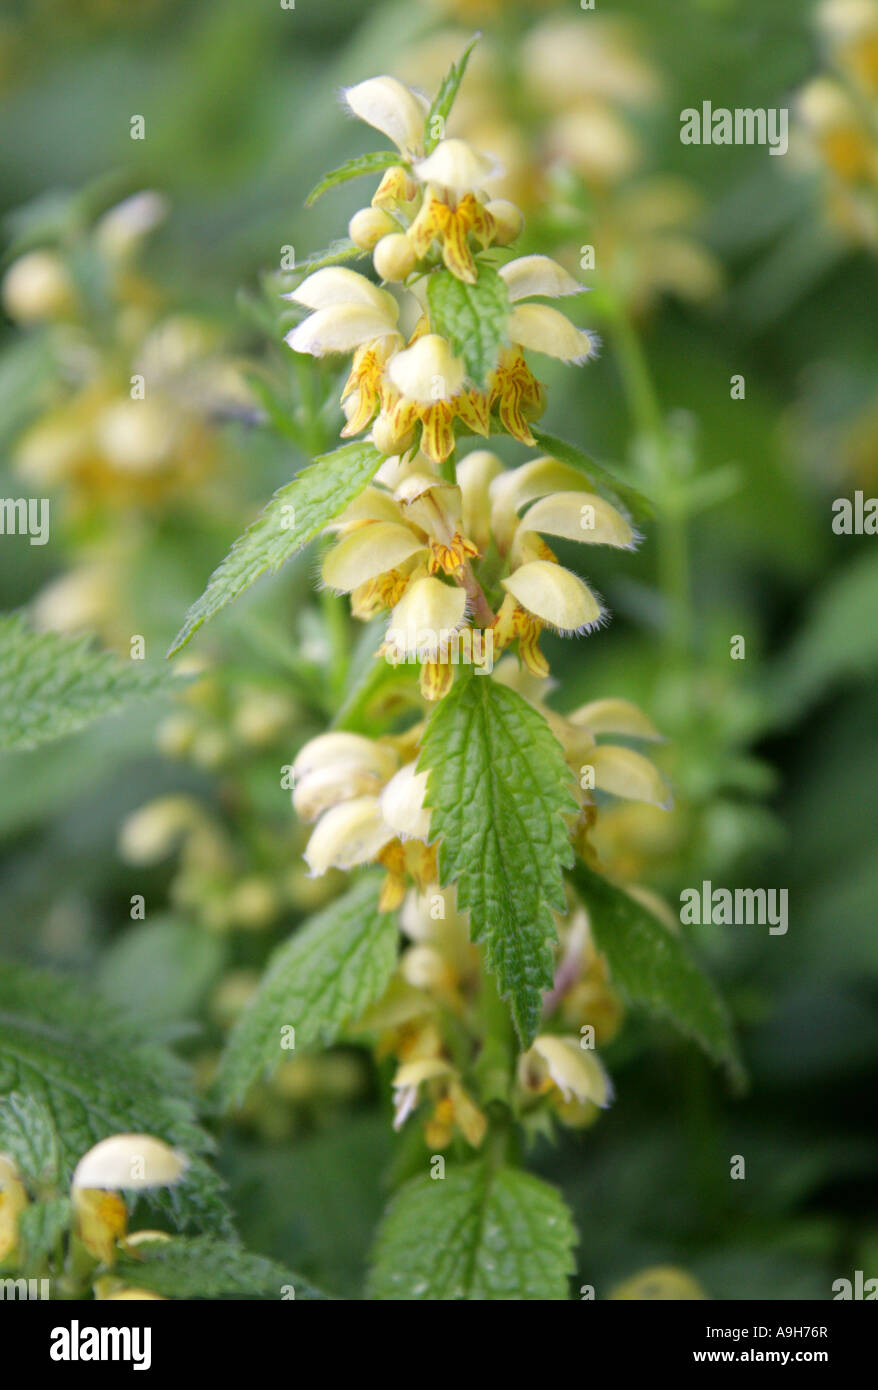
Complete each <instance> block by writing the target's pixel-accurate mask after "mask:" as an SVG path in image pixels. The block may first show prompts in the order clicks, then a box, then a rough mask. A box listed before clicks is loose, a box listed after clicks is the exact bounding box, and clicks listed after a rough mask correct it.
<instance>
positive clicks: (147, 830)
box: [119, 796, 200, 864]
mask: <svg viewBox="0 0 878 1390" xmlns="http://www.w3.org/2000/svg"><path fill="white" fill-rule="evenodd" d="M199 817H200V808H199V806H198V803H197V802H196V801H195V800H194V799H193V798H192V797H190V796H162V797H158V798H157V799H156V800H155V801H150V802H148V803H147V804H146V806H141V808H140V810H139V811H135V812H133V814H132V815H130V816H128V818H127V820H125V821H124V822H123V824H122V829H121V831H120V833H119V853H120V855H121V857H122V858H123V859H124V860H125V862H126V863H127V864H156V863H158V861H159V860H161V859H164V858H165V857H166V856H167V855H169V854H170V853H171V851H172V849H174V847H175V846H176V845H177V844H178V843H179V841H180V839H181V838H182V837H183V836H184V835H186V834H187V833H188V832H189V831H190V830H192V829H193V828H194V827H195V825H196V824H197V822H198V819H199Z"/></svg>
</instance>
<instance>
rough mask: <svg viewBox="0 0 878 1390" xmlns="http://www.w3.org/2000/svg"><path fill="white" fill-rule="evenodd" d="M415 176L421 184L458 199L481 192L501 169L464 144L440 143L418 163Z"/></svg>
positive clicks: (454, 142) (454, 141)
mask: <svg viewBox="0 0 878 1390" xmlns="http://www.w3.org/2000/svg"><path fill="white" fill-rule="evenodd" d="M414 172H415V175H416V177H417V178H418V179H419V180H420V181H421V183H427V184H432V185H433V186H434V187H435V188H441V189H444V190H447V191H448V192H449V193H452V194H454V195H455V196H457V197H460V196H461V195H462V194H464V193H475V192H477V191H478V189H480V188H483V187H484V185H485V182H486V181H487V180H488V179H491V178H494V177H496V175H497V174H498V173H499V172H500V168H499V165H498V163H497V161H496V160H494V159H490V158H489V157H488V156H487V155H485V154H482V153H481V152H480V151H479V150H475V149H473V147H472V145H470V144H468V143H467V141H466V140H440V141H439V144H438V145H437V146H436V148H435V149H434V150H433V152H432V154H429V155H428V156H427V158H426V159H421V160H418V162H417V163H416V164H415V165H414Z"/></svg>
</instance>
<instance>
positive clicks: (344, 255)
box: [295, 236, 368, 275]
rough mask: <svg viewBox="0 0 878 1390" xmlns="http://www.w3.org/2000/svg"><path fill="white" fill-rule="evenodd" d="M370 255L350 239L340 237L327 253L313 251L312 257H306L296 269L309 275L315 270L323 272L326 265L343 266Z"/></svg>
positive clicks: (298, 262)
mask: <svg viewBox="0 0 878 1390" xmlns="http://www.w3.org/2000/svg"><path fill="white" fill-rule="evenodd" d="M365 255H368V252H366V251H364V250H363V248H362V246H358V245H357V243H356V242H355V241H351V239H350V237H348V236H343V237H339V238H338V239H337V240H336V241H331V242H330V243H329V245H328V246H327V248H326V250H325V251H313V252H312V253H311V255H310V256H306V257H305V259H304V260H303V261H297V262H296V265H295V269H296V270H297V271H299V270H304V271H306V272H307V274H308V275H310V274H311V272H312V271H314V270H322V269H323V267H324V266H326V265H343V264H344V262H345V261H356V260H359V259H360V258H361V257H362V256H365Z"/></svg>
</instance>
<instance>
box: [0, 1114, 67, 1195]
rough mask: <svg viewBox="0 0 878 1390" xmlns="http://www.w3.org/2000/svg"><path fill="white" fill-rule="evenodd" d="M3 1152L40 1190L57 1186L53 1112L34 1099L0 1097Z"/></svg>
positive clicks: (58, 1159) (58, 1169) (58, 1160)
mask: <svg viewBox="0 0 878 1390" xmlns="http://www.w3.org/2000/svg"><path fill="white" fill-rule="evenodd" d="M0 1134H2V1135H3V1152H4V1153H6V1154H8V1155H9V1157H10V1158H11V1159H13V1160H14V1162H15V1165H16V1167H17V1168H18V1169H19V1170H20V1171H21V1172H22V1173H27V1175H28V1176H29V1177H30V1178H31V1179H32V1180H33V1181H34V1182H36V1183H37V1184H38V1185H39V1186H43V1185H48V1184H54V1183H57V1182H58V1180H59V1178H60V1176H61V1154H60V1150H59V1146H58V1141H57V1136H56V1132H55V1127H54V1122H53V1119H52V1112H51V1110H50V1109H49V1108H48V1106H46V1105H44V1104H43V1103H42V1101H40V1100H39V1099H38V1098H37V1097H36V1096H35V1095H33V1094H29V1093H26V1092H23V1091H9V1092H7V1093H6V1094H5V1095H0Z"/></svg>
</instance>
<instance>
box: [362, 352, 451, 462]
mask: <svg viewBox="0 0 878 1390" xmlns="http://www.w3.org/2000/svg"><path fill="white" fill-rule="evenodd" d="M463 378H464V372H463V363H462V362H461V361H460V358H458V357H455V356H454V354H453V353H452V351H451V349H450V348H449V346H448V344H447V342H446V341H445V339H444V338H442V337H440V336H439V334H438V333H425V334H424V335H423V336H422V337H420V338H418V339H417V340H416V341H415V342H414V343H413V344H412V346H411V347H409V348H405V349H404V350H403V351H402V352H398V353H396V354H395V356H394V357H393V358H392V360H391V362H390V364H389V366H388V368H387V379H388V382H389V386H390V389H389V390H386V391H385V396H384V403H383V411H382V413H383V415H384V416H385V418H386V420H387V423H388V426H389V429H390V431H391V434H392V436H393V438H394V439H405V438H407V437H408V436H409V435H410V433H411V431H412V429H413V428H414V426H415V425H416V424H417V423H420V425H421V450H422V451H423V453H425V454H426V455H427V458H429V459H431V460H432V461H433V462H434V463H441V462H442V461H443V459H446V458H447V457H448V455H449V454H450V453H451V451H452V449H453V448H454V429H453V422H454V417H455V415H456V414H458V413H459V410H460V406H461V404H464V406H465V401H464V398H463V395H462V393H463ZM379 419H380V417H379ZM376 442H377V439H376Z"/></svg>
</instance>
